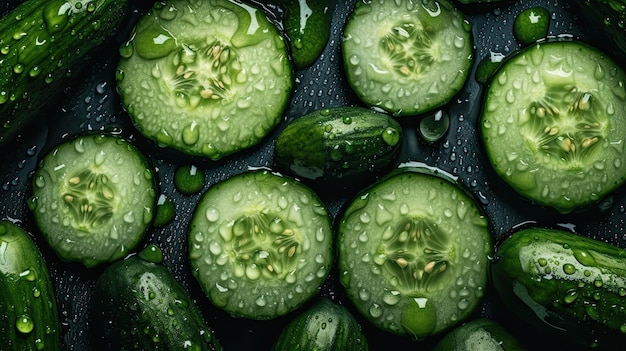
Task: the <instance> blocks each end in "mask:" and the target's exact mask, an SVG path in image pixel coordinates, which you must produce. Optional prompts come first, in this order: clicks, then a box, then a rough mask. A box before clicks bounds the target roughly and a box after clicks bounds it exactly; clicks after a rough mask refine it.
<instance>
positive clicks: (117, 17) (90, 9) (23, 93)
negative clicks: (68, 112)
mask: <svg viewBox="0 0 626 351" xmlns="http://www.w3.org/2000/svg"><path fill="white" fill-rule="evenodd" d="M128 12H129V5H128V0H27V1H24V2H23V3H22V4H20V5H18V6H17V7H16V8H15V9H14V10H13V11H11V12H10V13H8V14H6V15H5V16H4V17H2V18H0V116H2V117H1V120H0V122H1V123H0V147H3V146H4V145H5V144H7V143H8V142H10V141H11V140H14V139H15V138H16V137H17V136H18V135H19V133H20V132H21V131H23V130H24V128H25V127H27V126H29V125H30V124H31V122H32V121H33V120H34V119H36V118H37V116H38V114H39V113H40V112H41V108H42V106H44V105H45V104H47V103H49V102H50V101H52V99H53V98H54V97H56V96H57V94H56V93H57V92H59V91H62V90H63V89H62V88H64V87H65V86H66V85H67V82H68V81H67V78H68V77H70V76H73V75H74V73H75V72H77V71H80V63H81V62H82V61H83V60H84V59H85V58H86V56H87V54H89V53H90V52H91V51H92V50H93V49H95V48H96V47H98V46H99V45H101V44H102V43H104V42H105V40H107V39H108V38H110V37H111V35H112V34H113V33H115V32H116V31H117V28H118V26H119V25H120V24H121V22H122V20H123V19H124V18H125V16H126V14H127V13H128Z"/></svg>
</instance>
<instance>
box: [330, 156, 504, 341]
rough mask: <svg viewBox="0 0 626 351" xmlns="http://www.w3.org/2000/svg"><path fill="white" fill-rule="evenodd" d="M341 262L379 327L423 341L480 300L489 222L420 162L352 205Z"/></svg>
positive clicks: (352, 293)
mask: <svg viewBox="0 0 626 351" xmlns="http://www.w3.org/2000/svg"><path fill="white" fill-rule="evenodd" d="M338 235H339V236H338V250H339V256H338V264H339V276H340V279H341V283H342V284H343V286H344V287H345V289H346V291H347V293H348V297H349V298H350V300H351V301H352V302H353V303H354V305H355V306H356V307H357V309H358V310H359V311H360V312H361V314H362V315H363V316H365V317H366V318H367V319H369V320H370V321H371V322H372V323H373V324H374V325H375V326H377V327H379V328H380V329H383V330H386V331H389V332H391V333H395V334H398V335H405V336H410V337H414V338H418V339H423V338H426V337H428V336H431V335H434V334H438V333H441V332H442V331H444V330H447V329H449V328H451V327H452V326H454V325H456V324H457V323H460V322H461V321H463V320H465V319H466V318H467V317H468V316H470V315H471V313H472V312H473V311H474V310H475V308H476V306H477V305H478V303H479V302H480V301H481V299H482V297H483V294H484V292H485V288H486V284H487V271H488V264H489V258H488V257H489V255H491V253H492V245H491V234H490V230H489V226H488V221H487V219H486V217H485V216H484V215H483V213H482V211H481V209H480V208H479V207H478V205H477V204H476V203H475V202H474V200H473V198H472V197H470V196H469V195H468V193H466V192H465V191H464V190H463V188H461V187H460V185H459V184H458V183H456V182H455V181H454V180H452V179H449V178H448V177H447V176H446V177H444V175H443V173H441V172H437V173H434V172H433V170H432V169H429V168H427V167H425V166H424V165H421V164H416V165H415V167H403V168H401V169H399V170H396V171H394V172H392V173H391V174H390V175H389V176H387V177H385V178H382V179H381V180H380V181H378V182H377V183H376V184H374V185H373V186H372V187H371V188H369V189H366V190H364V191H363V192H361V193H360V194H358V195H357V196H356V197H355V199H354V200H353V201H351V202H349V203H348V205H347V207H346V209H345V212H344V213H343V214H342V215H341V218H340V221H339V233H338Z"/></svg>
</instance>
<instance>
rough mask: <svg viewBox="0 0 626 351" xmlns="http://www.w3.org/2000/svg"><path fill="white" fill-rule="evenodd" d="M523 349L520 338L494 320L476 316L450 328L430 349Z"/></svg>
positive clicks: (513, 350)
mask: <svg viewBox="0 0 626 351" xmlns="http://www.w3.org/2000/svg"><path fill="white" fill-rule="evenodd" d="M474 350H481V351H524V350H525V348H524V347H523V346H522V344H521V342H520V339H519V338H517V337H516V336H515V335H513V334H512V333H511V332H510V331H509V330H507V329H505V328H504V327H503V326H502V325H501V324H500V323H498V322H496V321H495V320H492V319H488V318H485V317H478V318H476V319H472V320H470V321H468V322H466V323H463V324H461V325H459V326H458V327H455V328H454V329H452V330H451V331H450V332H449V333H447V334H446V335H444V336H443V337H442V338H441V339H440V340H439V342H437V345H435V348H434V349H433V350H432V351H474Z"/></svg>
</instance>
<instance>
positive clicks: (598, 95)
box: [480, 41, 626, 213]
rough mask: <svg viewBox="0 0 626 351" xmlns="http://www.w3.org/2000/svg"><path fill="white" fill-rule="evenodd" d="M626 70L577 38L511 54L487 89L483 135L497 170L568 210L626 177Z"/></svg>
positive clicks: (533, 195)
mask: <svg viewBox="0 0 626 351" xmlns="http://www.w3.org/2000/svg"><path fill="white" fill-rule="evenodd" d="M625 84H626V74H625V73H624V71H623V70H622V68H620V66H619V65H618V64H617V63H615V62H614V61H612V60H611V59H610V58H609V57H607V56H606V55H604V54H603V53H601V52H599V51H598V50H597V49H595V48H593V47H590V46H588V45H586V44H583V43H580V42H577V41H551V42H544V43H538V44H534V45H533V46H531V47H529V48H527V49H525V50H523V51H521V52H520V53H518V54H516V55H514V56H512V57H511V58H509V59H507V60H506V61H505V62H504V63H503V65H502V66H501V67H500V68H499V70H498V71H497V72H496V74H495V76H494V77H493V79H492V81H491V83H490V84H489V87H488V90H487V92H486V101H485V105H484V110H483V112H482V116H481V119H480V126H481V131H482V139H483V142H484V146H485V149H486V152H487V156H488V157H489V161H490V162H491V164H492V165H493V168H494V170H495V172H496V173H497V174H498V175H499V176H500V177H501V178H502V179H503V180H504V181H505V182H506V183H507V184H509V185H510V186H511V187H512V188H513V189H515V191H517V192H518V193H519V194H520V195H522V196H524V197H526V198H528V199H529V200H531V201H532V202H534V203H537V204H540V205H544V206H548V207H552V208H555V209H556V210H557V211H559V212H562V213H568V212H571V211H574V210H576V209H581V208H584V207H587V206H589V205H591V204H593V203H596V202H598V201H599V200H601V199H602V198H604V197H605V196H606V195H608V194H609V193H610V192H611V191H613V190H614V189H616V188H617V187H618V186H620V185H621V184H622V183H623V182H624V180H626V168H625V167H626V153H625V152H624V145H625V144H626V140H625V138H626V88H625Z"/></svg>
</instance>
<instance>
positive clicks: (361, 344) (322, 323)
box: [272, 297, 369, 351]
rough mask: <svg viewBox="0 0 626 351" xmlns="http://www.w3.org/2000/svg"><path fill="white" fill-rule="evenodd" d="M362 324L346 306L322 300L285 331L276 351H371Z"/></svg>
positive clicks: (321, 298) (323, 298) (297, 318)
mask: <svg viewBox="0 0 626 351" xmlns="http://www.w3.org/2000/svg"><path fill="white" fill-rule="evenodd" d="M368 349H369V344H368V342H367V338H366V336H365V334H364V333H363V331H362V330H361V325H360V324H359V322H357V320H356V319H355V318H354V316H353V315H352V314H351V313H350V311H349V310H348V309H347V308H346V307H345V306H343V305H340V304H338V303H335V302H333V301H331V300H329V299H328V298H326V297H320V298H319V299H318V300H317V301H315V302H314V303H313V304H312V305H311V306H310V307H308V308H307V309H306V310H304V311H302V312H300V314H298V315H297V316H296V317H295V318H294V319H292V320H291V321H290V322H289V323H288V324H287V325H286V326H285V327H284V328H283V330H282V332H281V333H280V335H279V337H278V339H277V340H276V342H275V343H274V345H273V347H272V350H273V351H310V350H316V351H367V350H368Z"/></svg>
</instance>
